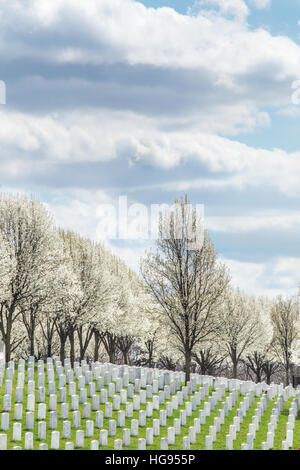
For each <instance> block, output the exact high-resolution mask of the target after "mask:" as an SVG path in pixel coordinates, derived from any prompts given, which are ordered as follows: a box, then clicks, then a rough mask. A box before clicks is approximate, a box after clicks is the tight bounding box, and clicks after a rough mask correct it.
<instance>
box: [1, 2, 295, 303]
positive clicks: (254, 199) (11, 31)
mask: <svg viewBox="0 0 300 470" xmlns="http://www.w3.org/2000/svg"><path fill="white" fill-rule="evenodd" d="M0 54H1V61H0V80H3V81H4V82H5V83H6V92H7V94H6V105H0V146H1V147H0V148H1V153H0V174H1V177H0V184H1V190H2V191H12V192H21V191H25V192H26V193H29V194H34V195H36V196H37V197H39V198H40V199H41V200H42V201H43V202H45V203H46V204H48V207H49V208H50V210H51V211H52V212H53V214H54V217H55V219H56V221H57V223H58V224H59V225H61V226H63V227H68V228H71V229H74V230H77V231H79V232H80V233H81V234H82V235H85V236H89V237H91V238H94V239H97V238H99V230H98V229H97V227H98V226H99V207H100V205H101V204H104V203H111V204H115V205H117V203H118V197H119V196H127V198H128V204H129V205H130V204H133V203H142V204H145V205H146V206H147V207H149V208H150V205H151V204H160V203H168V204H171V203H172V202H173V200H174V198H175V197H176V196H180V195H184V194H185V193H188V196H189V198H190V200H191V201H192V203H193V204H204V205H205V221H206V226H207V228H208V230H209V232H210V235H211V237H212V238H213V239H214V241H215V245H216V248H217V250H218V252H219V254H220V256H221V258H222V259H223V260H225V261H226V263H227V264H228V265H229V266H230V268H231V273H232V277H233V282H234V284H235V285H238V286H240V287H241V288H242V289H244V290H245V291H247V292H251V293H257V294H268V295H272V296H273V295H277V294H278V293H289V294H294V293H296V292H297V286H298V283H299V281H300V247H299V238H300V237H299V236H300V184H299V183H300V139H299V136H300V132H299V131H300V104H297V102H298V100H297V98H299V97H300V93H297V88H292V84H294V87H299V88H300V2H299V0H285V1H282V0H198V1H196V2H195V1H193V0H143V1H142V0H141V1H139V2H138V1H135V0H10V1H7V0H0ZM297 80H299V83H297ZM299 101H300V99H299ZM106 243H107V244H108V245H109V246H110V247H112V249H114V250H115V251H116V253H117V254H119V255H120V256H122V257H123V258H124V259H125V260H126V261H127V262H128V263H129V264H130V266H132V267H135V268H136V267H137V264H138V257H139V256H140V255H141V254H142V253H143V251H144V249H145V247H147V246H149V243H150V242H149V241H148V242H147V241H136V240H127V241H126V240H123V241H113V240H108V241H107V242H106Z"/></svg>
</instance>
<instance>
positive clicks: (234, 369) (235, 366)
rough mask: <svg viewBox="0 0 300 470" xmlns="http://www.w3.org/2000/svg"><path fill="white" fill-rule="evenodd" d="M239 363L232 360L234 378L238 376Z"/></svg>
mask: <svg viewBox="0 0 300 470" xmlns="http://www.w3.org/2000/svg"><path fill="white" fill-rule="evenodd" d="M237 364H238V361H236V360H234V361H232V378H233V379H236V378H237Z"/></svg>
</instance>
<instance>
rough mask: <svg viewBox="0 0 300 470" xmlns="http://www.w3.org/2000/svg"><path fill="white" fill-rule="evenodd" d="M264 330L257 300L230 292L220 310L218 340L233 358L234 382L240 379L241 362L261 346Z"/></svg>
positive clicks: (231, 358)
mask: <svg viewBox="0 0 300 470" xmlns="http://www.w3.org/2000/svg"><path fill="white" fill-rule="evenodd" d="M261 326H262V325H261V321H260V315H259V310H258V306H257V303H256V299H255V297H254V296H248V295H246V294H244V293H243V292H241V291H240V290H239V289H232V288H228V289H227V292H226V294H225V295H224V299H223V302H222V304H221V306H220V308H219V309H218V328H217V330H216V340H217V341H218V342H219V344H220V347H221V348H222V349H223V351H224V352H225V353H226V354H228V356H229V357H230V360H231V362H232V368H233V374H232V375H233V377H234V378H236V377H237V366H238V362H239V361H240V360H241V359H242V358H243V357H244V355H245V354H246V353H248V352H251V351H253V350H255V348H256V347H257V345H258V344H259V341H260V339H261V337H262V327H261Z"/></svg>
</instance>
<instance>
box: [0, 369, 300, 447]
mask: <svg viewBox="0 0 300 470" xmlns="http://www.w3.org/2000/svg"><path fill="white" fill-rule="evenodd" d="M55 379H56V375H55ZM35 384H36V386H37V364H35ZM16 385H17V371H15V375H14V379H13V393H12V407H11V411H10V412H9V415H10V426H9V430H8V431H7V432H6V434H7V448H8V449H12V448H13V447H14V446H16V445H18V446H21V447H22V449H24V440H25V433H26V432H28V431H27V430H26V404H27V380H26V378H25V381H24V389H23V415H22V420H21V421H15V420H14V401H15V389H16ZM181 385H183V384H181ZM45 387H46V396H45V398H46V399H45V403H46V405H47V413H46V419H45V420H43V421H46V426H47V436H46V437H47V438H46V440H44V441H39V440H38V419H37V416H38V414H37V408H38V402H37V398H38V391H37V389H36V391H35V400H36V401H35V423H34V430H33V431H31V432H33V439H34V449H35V450H38V449H39V445H40V444H41V443H47V444H48V446H49V449H50V443H51V432H52V430H51V429H49V416H50V414H49V395H48V389H47V377H46V373H45ZM66 387H67V389H68V386H66ZM86 388H87V389H88V387H87V386H86ZM105 388H107V389H108V387H105ZM4 390H5V375H4V378H3V381H2V386H1V387H0V412H2V411H3V396H4ZM67 391H68V390H67ZM212 392H213V391H212V389H210V390H209V396H211V394H212ZM56 393H57V397H59V395H58V380H57V379H56ZM76 393H77V394H79V392H78V390H77V392H76ZM96 393H97V394H100V392H96ZM228 395H229V392H226V394H225V396H224V397H223V398H222V400H221V401H220V402H219V403H218V404H217V406H216V407H215V409H214V410H213V411H212V412H211V415H210V416H209V417H207V419H206V423H205V424H204V425H201V432H200V434H198V435H197V436H196V443H195V444H191V447H190V448H191V450H204V449H205V436H206V435H208V434H209V426H210V425H212V424H214V418H215V417H217V416H218V410H219V409H221V407H222V402H224V401H225V400H226V398H227V396H228ZM207 399H208V397H206V399H205V400H207ZM243 399H244V396H240V394H239V395H238V401H237V403H236V404H235V406H234V407H233V408H232V410H231V411H229V412H228V416H227V417H225V420H224V424H223V425H222V426H221V428H220V432H219V433H217V436H216V441H215V442H214V444H213V449H214V450H224V449H225V448H226V434H228V432H229V426H230V424H233V418H234V416H236V411H237V409H238V407H239V404H240V402H241V401H242V400H243ZM260 399H261V397H255V398H254V401H253V404H252V406H251V407H250V409H249V410H248V412H247V415H246V416H245V417H244V420H243V423H241V426H240V431H239V432H238V433H237V438H236V440H235V441H234V443H233V449H234V450H239V449H241V445H242V443H245V442H246V441H247V433H248V430H249V424H250V423H251V422H252V416H253V415H254V410H255V408H256V406H257V403H258V402H259V401H260ZM276 399H277V397H276V398H275V399H274V400H272V401H270V402H269V403H268V406H267V409H266V411H265V413H264V414H263V416H262V419H261V422H260V424H259V429H258V431H257V433H256V437H255V440H254V449H255V450H256V449H257V450H260V449H261V447H262V442H264V441H265V440H266V437H267V430H268V422H269V420H270V416H271V412H272V408H273V406H274V403H275V401H276ZM108 400H109V401H111V402H113V399H112V398H108ZM87 401H88V402H89V403H91V405H92V398H87ZM127 401H133V400H131V399H127ZM66 402H67V403H69V417H68V418H67V419H68V420H69V421H71V436H70V437H69V438H67V439H63V438H62V427H63V419H62V418H61V417H60V414H61V403H57V429H56V430H57V431H60V449H61V450H64V449H65V443H66V442H69V441H73V442H74V445H75V440H76V431H77V430H78V429H83V430H85V427H86V421H87V420H93V421H94V435H93V437H91V438H87V437H85V439H84V447H83V448H82V450H84V449H90V445H91V441H92V440H99V436H100V429H98V428H96V427H95V419H96V412H95V411H91V417H90V418H82V417H81V426H80V428H78V429H73V428H72V422H73V415H72V411H71V397H70V396H69V395H68V393H67V400H66ZM291 402H292V398H291V399H290V400H289V401H287V402H285V403H284V409H283V412H282V414H281V415H280V417H279V420H278V425H277V429H276V431H275V438H274V449H278V450H280V449H281V448H282V441H283V440H284V439H285V437H286V423H287V420H288V412H289V407H290V405H291ZM163 408H164V409H165V408H166V402H165V403H164V405H162V406H161V408H160V409H163ZM203 408H204V401H202V402H201V404H200V406H199V407H197V409H196V410H195V411H193V412H192V416H190V417H187V421H186V425H185V426H181V434H180V435H178V436H175V444H174V445H170V446H169V449H170V450H180V449H182V440H183V437H184V436H188V435H189V427H190V426H193V425H194V418H198V417H199V410H200V409H203ZM99 409H100V410H102V411H103V414H104V411H105V405H104V404H100V408H99ZM120 409H121V410H124V411H125V410H126V405H121V406H120ZM140 409H143V410H145V409H146V404H141V406H140ZM184 409H185V402H183V405H182V406H179V407H178V410H174V411H173V416H172V417H171V418H167V424H166V426H164V427H162V426H161V427H160V435H159V436H154V438H153V445H151V446H147V450H159V449H160V440H161V438H162V437H167V435H168V427H170V426H173V423H174V419H175V418H179V417H180V410H184ZM79 410H80V412H81V416H82V414H83V403H79ZM112 413H113V414H112V418H110V419H116V420H117V414H118V411H113V412H112ZM159 417H160V410H153V415H152V417H148V418H146V426H145V427H139V436H138V437H133V436H131V442H130V446H129V447H123V450H136V449H137V448H138V439H139V438H142V437H146V428H147V427H152V425H153V419H155V418H158V419H159ZM138 418H139V411H133V416H132V418H126V419H125V428H129V429H130V427H131V420H132V419H138ZM14 422H21V423H22V440H21V441H18V442H14V441H13V440H12V438H13V423H14ZM108 422H109V419H108V418H107V419H106V418H104V421H103V428H102V429H107V430H108ZM0 432H1V433H5V431H0ZM122 438H123V428H118V427H117V432H116V435H115V436H109V437H108V446H105V447H102V448H101V447H99V449H106V450H111V449H113V448H114V440H115V439H122ZM298 447H300V414H298V416H297V419H296V423H295V429H294V443H293V449H298Z"/></svg>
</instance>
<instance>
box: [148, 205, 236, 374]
mask: <svg viewBox="0 0 300 470" xmlns="http://www.w3.org/2000/svg"><path fill="white" fill-rule="evenodd" d="M199 240H200V241H199ZM141 273H142V277H143V279H144V281H145V283H146V285H147V286H148V288H149V290H150V292H152V294H153V295H154V297H155V299H156V301H157V302H158V303H159V304H160V306H161V307H162V316H163V318H162V323H163V324H165V325H166V328H168V330H169V331H170V335H171V338H172V339H173V340H174V342H175V343H176V347H177V349H178V350H179V351H180V353H181V354H182V355H183V356H184V359H185V373H186V381H189V380H190V369H191V360H192V355H193V352H194V349H195V347H196V345H197V344H199V343H200V342H201V341H203V340H204V339H205V338H206V337H207V336H208V335H210V334H211V332H212V331H213V330H214V329H215V327H216V324H215V320H214V319H215V308H216V306H217V304H218V302H220V299H221V297H222V295H223V293H224V291H225V289H226V287H227V285H228V283H229V280H230V278H229V275H228V273H227V270H226V268H225V266H224V265H223V264H220V263H218V262H217V253H216V250H215V248H214V245H213V242H212V240H211V239H210V237H209V236H208V234H207V232H206V231H204V230H203V227H201V226H200V224H199V218H198V215H197V213H196V210H192V209H191V205H190V204H189V203H188V200H187V198H186V199H185V200H183V199H181V200H180V202H178V201H175V204H174V206H173V209H172V210H171V211H170V212H169V213H162V214H161V216H160V223H159V238H158V239H157V241H156V253H152V252H150V253H148V255H147V257H146V258H145V259H144V260H142V263H141Z"/></svg>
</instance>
